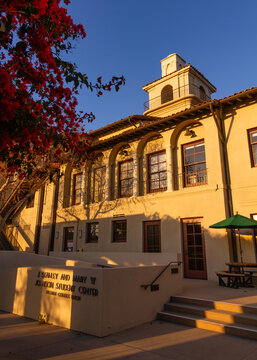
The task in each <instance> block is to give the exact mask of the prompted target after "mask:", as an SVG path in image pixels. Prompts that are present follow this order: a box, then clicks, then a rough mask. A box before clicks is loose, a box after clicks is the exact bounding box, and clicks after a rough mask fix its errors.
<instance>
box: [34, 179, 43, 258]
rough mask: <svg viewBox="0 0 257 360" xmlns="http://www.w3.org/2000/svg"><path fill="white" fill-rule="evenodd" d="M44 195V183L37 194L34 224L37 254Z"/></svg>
mask: <svg viewBox="0 0 257 360" xmlns="http://www.w3.org/2000/svg"><path fill="white" fill-rule="evenodd" d="M44 196H45V185H43V186H41V189H40V194H39V209H38V216H37V224H36V230H35V242H34V251H35V254H38V250H39V241H40V232H41V223H42V213H43V207H44Z"/></svg>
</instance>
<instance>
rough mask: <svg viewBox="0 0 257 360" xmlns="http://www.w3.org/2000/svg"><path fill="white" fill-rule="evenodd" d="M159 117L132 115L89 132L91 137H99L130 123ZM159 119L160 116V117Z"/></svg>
mask: <svg viewBox="0 0 257 360" xmlns="http://www.w3.org/2000/svg"><path fill="white" fill-rule="evenodd" d="M155 119H157V117H156V116H154V117H153V116H147V115H130V116H128V117H126V118H124V119H121V120H118V121H115V122H113V123H111V124H108V125H106V126H103V127H101V128H99V129H96V130H94V131H92V132H90V133H89V135H90V136H91V137H97V136H101V135H103V134H108V133H110V132H113V131H115V130H116V131H117V130H121V129H123V128H125V127H127V126H128V125H130V124H131V125H134V124H133V123H135V124H136V123H137V122H139V121H140V120H141V121H143V122H144V121H152V120H155ZM158 119H159V118H158Z"/></svg>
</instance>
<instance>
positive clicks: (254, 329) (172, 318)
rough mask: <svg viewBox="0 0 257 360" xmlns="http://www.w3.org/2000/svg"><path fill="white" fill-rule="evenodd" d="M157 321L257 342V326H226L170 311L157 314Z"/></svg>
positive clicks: (195, 316) (219, 322) (210, 320)
mask: <svg viewBox="0 0 257 360" xmlns="http://www.w3.org/2000/svg"><path fill="white" fill-rule="evenodd" d="M158 319H159V320H165V321H169V322H174V323H177V324H181V325H187V326H191V327H197V328H198V329H204V330H208V331H213V332H218V333H222V334H230V335H236V336H241V337H244V338H247V339H254V340H257V326H250V325H246V324H228V323H223V322H221V321H216V320H213V319H203V318H201V317H200V316H197V315H189V314H178V313H176V312H171V311H160V312H159V313H158Z"/></svg>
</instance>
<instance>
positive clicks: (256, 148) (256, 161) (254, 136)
mask: <svg viewBox="0 0 257 360" xmlns="http://www.w3.org/2000/svg"><path fill="white" fill-rule="evenodd" d="M248 135H249V144H250V153H251V162H252V166H257V129H252V130H249V131H248Z"/></svg>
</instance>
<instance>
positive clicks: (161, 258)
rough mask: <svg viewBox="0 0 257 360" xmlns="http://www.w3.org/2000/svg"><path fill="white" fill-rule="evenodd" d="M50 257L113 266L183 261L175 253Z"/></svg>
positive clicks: (61, 254) (59, 254)
mask: <svg viewBox="0 0 257 360" xmlns="http://www.w3.org/2000/svg"><path fill="white" fill-rule="evenodd" d="M50 256H54V257H55V258H60V257H61V258H67V259H73V260H81V261H88V262H94V263H97V264H101V265H113V266H115V265H118V266H145V265H167V264H168V263H169V262H170V261H180V260H181V254H174V253H135V252H125V253H124V252H103V251H101V252H91V251H90V252H64V251H52V252H50Z"/></svg>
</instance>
